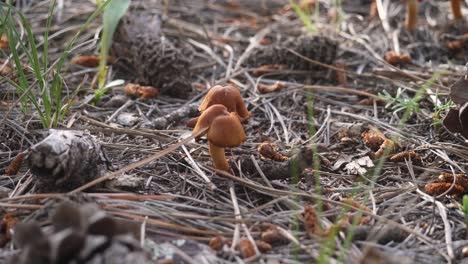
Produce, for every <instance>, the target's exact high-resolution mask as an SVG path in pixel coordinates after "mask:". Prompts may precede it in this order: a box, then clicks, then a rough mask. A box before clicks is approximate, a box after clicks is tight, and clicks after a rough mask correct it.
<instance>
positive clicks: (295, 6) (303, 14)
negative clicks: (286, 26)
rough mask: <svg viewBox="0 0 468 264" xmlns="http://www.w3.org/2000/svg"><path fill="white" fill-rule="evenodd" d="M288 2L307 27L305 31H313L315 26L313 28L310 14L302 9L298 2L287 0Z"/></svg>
mask: <svg viewBox="0 0 468 264" xmlns="http://www.w3.org/2000/svg"><path fill="white" fill-rule="evenodd" d="M288 2H289V4H290V5H291V7H292V8H293V10H294V12H296V14H297V15H298V16H299V18H300V19H301V21H302V23H304V25H305V27H306V28H307V31H309V32H310V33H313V32H315V28H314V25H312V21H311V19H310V16H309V15H308V14H307V13H306V12H305V11H304V10H302V8H301V7H300V6H299V5H298V4H296V3H295V2H294V1H293V0H288Z"/></svg>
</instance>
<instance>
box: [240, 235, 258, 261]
mask: <svg viewBox="0 0 468 264" xmlns="http://www.w3.org/2000/svg"><path fill="white" fill-rule="evenodd" d="M237 248H238V249H239V251H240V252H241V253H242V256H243V257H244V258H250V257H253V256H255V254H256V252H255V247H254V245H253V244H252V242H250V240H249V239H247V238H243V239H241V240H239V243H238V244H237Z"/></svg>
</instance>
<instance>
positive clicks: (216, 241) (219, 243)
mask: <svg viewBox="0 0 468 264" xmlns="http://www.w3.org/2000/svg"><path fill="white" fill-rule="evenodd" d="M225 244H226V240H225V239H224V238H222V237H220V236H217V237H213V238H212V239H210V242H209V243H208V245H209V246H210V248H212V249H213V250H216V251H219V250H221V249H223V246H224V245H225Z"/></svg>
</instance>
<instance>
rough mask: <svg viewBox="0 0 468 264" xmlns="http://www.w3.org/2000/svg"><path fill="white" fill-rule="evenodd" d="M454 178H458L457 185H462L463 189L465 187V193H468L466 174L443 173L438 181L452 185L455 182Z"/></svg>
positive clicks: (467, 177)
mask: <svg viewBox="0 0 468 264" xmlns="http://www.w3.org/2000/svg"><path fill="white" fill-rule="evenodd" d="M453 177H456V179H455V184H458V185H460V186H461V187H463V189H465V192H468V176H467V175H466V174H463V173H458V174H455V175H454V174H452V173H447V172H442V173H441V174H440V175H439V177H438V178H437V181H438V182H446V183H452V182H454V181H453V180H454V179H453Z"/></svg>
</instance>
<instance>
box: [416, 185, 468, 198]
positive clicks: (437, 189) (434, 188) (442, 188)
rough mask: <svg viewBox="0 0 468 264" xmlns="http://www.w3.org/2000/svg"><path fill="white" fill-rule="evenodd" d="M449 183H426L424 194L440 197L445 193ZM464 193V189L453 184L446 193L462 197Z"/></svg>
mask: <svg viewBox="0 0 468 264" xmlns="http://www.w3.org/2000/svg"><path fill="white" fill-rule="evenodd" d="M451 186H452V184H451V183H448V182H435V183H428V184H426V186H424V192H425V193H427V194H429V195H432V196H434V195H440V194H442V193H445V192H446V191H447V190H448V189H449V188H450V187H451ZM464 193H465V189H464V188H463V187H462V186H461V185H458V184H454V185H453V188H452V189H451V190H450V191H449V192H448V193H447V194H448V195H455V196H462V195H463V194H464Z"/></svg>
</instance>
